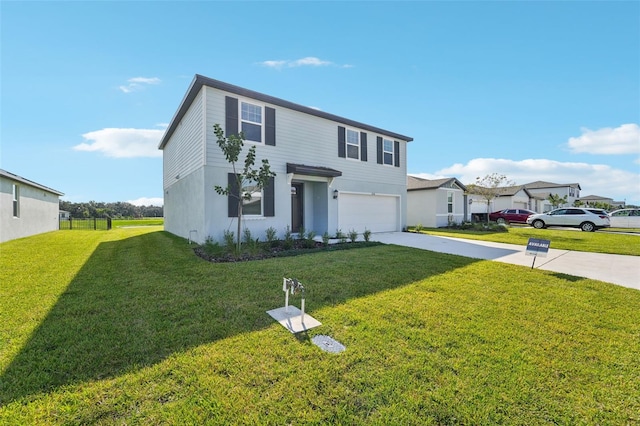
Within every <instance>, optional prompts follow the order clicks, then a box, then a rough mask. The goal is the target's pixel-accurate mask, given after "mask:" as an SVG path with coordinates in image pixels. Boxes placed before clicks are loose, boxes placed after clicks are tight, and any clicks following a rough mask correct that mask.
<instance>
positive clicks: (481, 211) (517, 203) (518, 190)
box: [468, 185, 536, 221]
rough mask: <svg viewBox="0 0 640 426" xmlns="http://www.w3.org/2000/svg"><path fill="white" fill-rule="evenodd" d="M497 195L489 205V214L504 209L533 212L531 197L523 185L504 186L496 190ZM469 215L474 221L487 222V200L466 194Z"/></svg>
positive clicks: (533, 202)
mask: <svg viewBox="0 0 640 426" xmlns="http://www.w3.org/2000/svg"><path fill="white" fill-rule="evenodd" d="M497 190H498V192H499V194H498V196H497V197H495V198H494V199H493V200H491V203H490V205H489V210H488V212H489V213H493V212H496V211H500V210H504V209H527V210H535V208H534V206H535V205H536V202H535V199H534V197H533V195H532V194H531V193H530V192H529V191H528V190H527V188H525V187H524V185H517V186H504V187H500V188H497ZM468 197H469V213H470V215H471V219H472V220H475V221H486V220H487V200H486V199H484V198H483V197H482V196H480V195H478V194H468Z"/></svg>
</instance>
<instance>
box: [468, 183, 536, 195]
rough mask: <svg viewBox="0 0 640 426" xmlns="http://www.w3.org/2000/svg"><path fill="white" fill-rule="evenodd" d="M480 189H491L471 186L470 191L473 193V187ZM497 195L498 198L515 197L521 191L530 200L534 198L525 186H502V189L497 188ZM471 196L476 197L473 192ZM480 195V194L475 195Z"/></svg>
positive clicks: (470, 193)
mask: <svg viewBox="0 0 640 426" xmlns="http://www.w3.org/2000/svg"><path fill="white" fill-rule="evenodd" d="M474 186H475V187H478V188H483V189H487V190H488V189H489V188H485V187H481V186H479V185H469V189H468V190H469V191H473V187H474ZM496 190H497V191H496V193H497V195H498V197H513V196H514V195H516V194H517V193H518V192H520V191H524V192H525V194H527V196H528V197H529V198H532V197H533V195H534V194H532V193H530V192H529V191H527V188H525V187H524V185H515V186H501V187H497V188H496ZM469 195H474V193H473V192H469ZM475 195H478V194H475Z"/></svg>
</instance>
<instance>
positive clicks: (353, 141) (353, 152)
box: [347, 129, 360, 160]
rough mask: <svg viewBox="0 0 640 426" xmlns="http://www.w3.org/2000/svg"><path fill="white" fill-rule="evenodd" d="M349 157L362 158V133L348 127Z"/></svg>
mask: <svg viewBox="0 0 640 426" xmlns="http://www.w3.org/2000/svg"><path fill="white" fill-rule="evenodd" d="M347 158H353V159H355V160H358V159H359V158H360V133H359V132H356V131H355V130H350V129H347Z"/></svg>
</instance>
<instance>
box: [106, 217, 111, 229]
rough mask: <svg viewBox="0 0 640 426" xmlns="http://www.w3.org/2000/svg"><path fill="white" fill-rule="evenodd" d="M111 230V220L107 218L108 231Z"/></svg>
mask: <svg viewBox="0 0 640 426" xmlns="http://www.w3.org/2000/svg"><path fill="white" fill-rule="evenodd" d="M109 230H111V218H110V217H108V218H107V231H109Z"/></svg>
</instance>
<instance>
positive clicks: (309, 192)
mask: <svg viewBox="0 0 640 426" xmlns="http://www.w3.org/2000/svg"><path fill="white" fill-rule="evenodd" d="M341 175H342V172H340V171H338V170H334V169H330V168H327V167H318V166H307V165H304V164H292V163H287V180H288V182H289V184H290V185H291V232H295V233H297V232H300V231H301V230H303V229H304V231H305V232H314V233H315V234H316V235H322V234H323V233H325V232H328V231H329V187H330V185H331V183H332V182H333V179H334V178H336V177H339V176H341Z"/></svg>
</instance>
